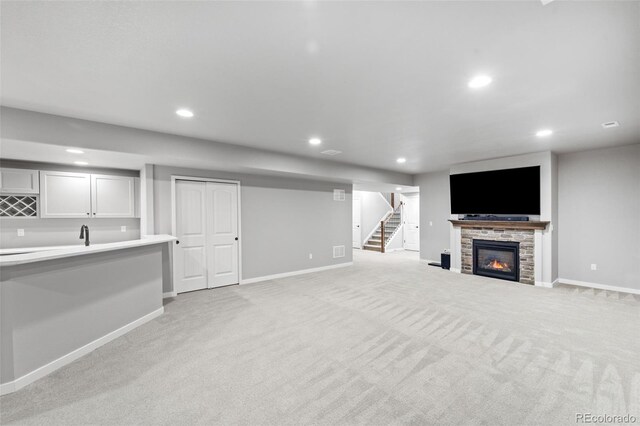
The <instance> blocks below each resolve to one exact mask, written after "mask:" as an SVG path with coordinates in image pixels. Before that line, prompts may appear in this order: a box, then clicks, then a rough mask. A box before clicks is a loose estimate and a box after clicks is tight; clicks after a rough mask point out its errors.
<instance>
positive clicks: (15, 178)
mask: <svg viewBox="0 0 640 426" xmlns="http://www.w3.org/2000/svg"><path fill="white" fill-rule="evenodd" d="M38 192H40V185H39V179H38V171H37V170H29V169H10V168H2V169H0V193H2V194H37V193H38Z"/></svg>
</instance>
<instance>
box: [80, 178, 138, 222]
mask: <svg viewBox="0 0 640 426" xmlns="http://www.w3.org/2000/svg"><path fill="white" fill-rule="evenodd" d="M134 193H135V191H134V178H133V177H130V176H111V175H91V209H92V216H93V217H134V215H135V196H134Z"/></svg>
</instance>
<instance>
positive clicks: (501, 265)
mask: <svg viewBox="0 0 640 426" xmlns="http://www.w3.org/2000/svg"><path fill="white" fill-rule="evenodd" d="M488 266H489V267H490V268H493V269H509V265H507V264H506V263H503V262H500V261H499V260H498V259H493V260H492V261H491V262H489V265H488Z"/></svg>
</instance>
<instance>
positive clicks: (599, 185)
mask: <svg viewBox="0 0 640 426" xmlns="http://www.w3.org/2000/svg"><path fill="white" fill-rule="evenodd" d="M558 163H559V168H558V191H559V197H558V198H559V224H558V231H559V262H558V264H559V275H560V280H561V281H562V280H563V279H565V280H566V279H568V280H576V281H582V282H585V283H595V284H600V285H607V286H617V287H626V288H630V289H634V290H640V145H631V146H625V147H619V148H608V149H598V150H593V151H582V152H576V153H570V154H562V155H560V156H559V158H558ZM592 263H595V264H596V265H597V270H595V271H592V270H591V264H592Z"/></svg>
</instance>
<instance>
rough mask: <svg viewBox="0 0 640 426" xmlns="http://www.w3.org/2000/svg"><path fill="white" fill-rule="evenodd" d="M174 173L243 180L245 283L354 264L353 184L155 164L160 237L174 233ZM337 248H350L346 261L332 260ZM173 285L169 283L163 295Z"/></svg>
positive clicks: (156, 206) (157, 220) (243, 266)
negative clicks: (336, 195)
mask: <svg viewBox="0 0 640 426" xmlns="http://www.w3.org/2000/svg"><path fill="white" fill-rule="evenodd" d="M172 175H176V176H190V177H203V178H214V179H215V178H217V179H225V180H239V181H240V184H241V189H240V199H241V227H242V229H241V244H242V278H243V279H250V278H258V277H264V276H269V275H275V274H282V273H288V272H295V271H300V270H304V269H311V268H319V267H325V266H331V265H337V264H341V263H348V262H351V260H352V252H351V250H350V249H349V248H350V247H351V220H352V217H351V214H352V210H351V209H352V185H350V184H343V183H329V182H321V181H310V180H302V179H293V178H283V177H273V176H257V175H249V174H239V173H230V172H220V171H212V170H196V169H185V168H177V167H168V166H159V165H156V166H154V170H153V178H154V197H153V201H154V223H155V232H156V234H172V228H171V226H172V205H171V176H172ZM334 189H344V190H345V192H346V199H345V200H344V201H334V200H333V190H334ZM337 245H344V246H345V249H346V250H345V257H342V258H336V259H334V258H333V246H337ZM310 253H311V254H312V255H313V258H312V259H309V254H310ZM165 266H166V265H165ZM169 275H170V274H169ZM172 287H173V286H172V284H171V283H168V282H166V283H165V285H164V292H170V291H172Z"/></svg>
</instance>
